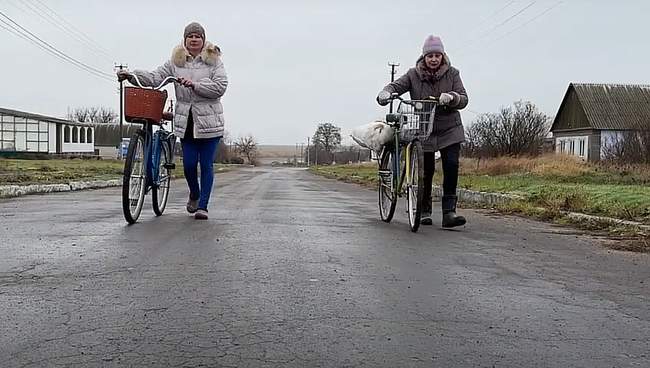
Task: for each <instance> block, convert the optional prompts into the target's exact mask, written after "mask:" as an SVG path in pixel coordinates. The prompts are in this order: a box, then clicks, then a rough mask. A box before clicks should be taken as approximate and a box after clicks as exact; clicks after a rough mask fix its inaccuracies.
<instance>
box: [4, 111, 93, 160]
mask: <svg viewBox="0 0 650 368" xmlns="http://www.w3.org/2000/svg"><path fill="white" fill-rule="evenodd" d="M94 142H95V130H94V128H93V127H92V125H90V124H85V123H79V122H74V121H69V120H64V119H58V118H53V117H49V116H43V115H37V114H31V113H28V112H23V111H16V110H9V109H3V108H0V152H34V153H80V154H93V153H94V151H95V145H94Z"/></svg>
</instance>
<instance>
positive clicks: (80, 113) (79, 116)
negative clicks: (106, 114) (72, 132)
mask: <svg viewBox="0 0 650 368" xmlns="http://www.w3.org/2000/svg"><path fill="white" fill-rule="evenodd" d="M68 120H72V121H79V122H82V123H85V122H87V121H88V108H87V107H77V108H75V109H74V110H72V112H70V113H68Z"/></svg>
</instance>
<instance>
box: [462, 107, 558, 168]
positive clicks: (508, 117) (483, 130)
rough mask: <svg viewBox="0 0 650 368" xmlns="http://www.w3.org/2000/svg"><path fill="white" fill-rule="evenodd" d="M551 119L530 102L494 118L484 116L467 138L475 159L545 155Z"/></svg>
mask: <svg viewBox="0 0 650 368" xmlns="http://www.w3.org/2000/svg"><path fill="white" fill-rule="evenodd" d="M550 122H551V118H550V117H549V116H547V115H546V114H544V113H542V112H540V111H539V110H538V109H537V107H536V106H535V105H534V104H533V103H531V102H529V101H526V102H523V101H517V102H515V103H514V104H513V106H508V107H503V108H501V110H500V111H499V112H498V113H496V114H494V113H488V114H482V115H479V117H478V118H477V119H476V121H475V122H474V123H473V124H472V125H471V126H470V127H469V129H468V130H467V134H466V153H467V154H469V155H472V156H479V157H482V156H488V157H494V156H504V155H509V156H518V155H538V154H540V153H541V150H542V146H543V144H544V138H545V137H546V135H547V134H548V131H549V128H550Z"/></svg>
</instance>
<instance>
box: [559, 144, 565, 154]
mask: <svg viewBox="0 0 650 368" xmlns="http://www.w3.org/2000/svg"><path fill="white" fill-rule="evenodd" d="M565 150H566V141H560V152H561V153H564V151H565Z"/></svg>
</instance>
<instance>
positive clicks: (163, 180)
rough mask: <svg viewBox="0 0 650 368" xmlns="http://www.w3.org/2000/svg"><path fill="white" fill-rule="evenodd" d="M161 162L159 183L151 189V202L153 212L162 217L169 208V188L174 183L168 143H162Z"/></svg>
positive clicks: (159, 164) (159, 165)
mask: <svg viewBox="0 0 650 368" xmlns="http://www.w3.org/2000/svg"><path fill="white" fill-rule="evenodd" d="M160 145H161V147H160V160H159V163H158V183H159V185H158V186H157V187H156V186H154V187H153V188H152V189H151V202H152V204H153V212H154V213H155V214H156V216H160V215H162V214H163V212H164V211H165V207H167V198H168V197H169V187H170V184H171V181H172V171H171V169H170V165H169V164H171V163H172V162H171V161H172V151H171V148H170V147H169V142H168V141H161V142H160Z"/></svg>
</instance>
